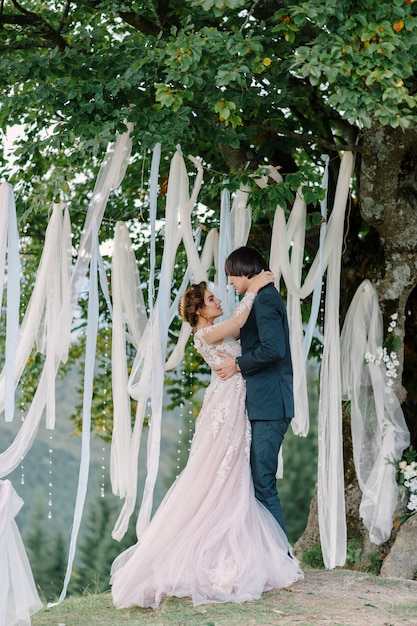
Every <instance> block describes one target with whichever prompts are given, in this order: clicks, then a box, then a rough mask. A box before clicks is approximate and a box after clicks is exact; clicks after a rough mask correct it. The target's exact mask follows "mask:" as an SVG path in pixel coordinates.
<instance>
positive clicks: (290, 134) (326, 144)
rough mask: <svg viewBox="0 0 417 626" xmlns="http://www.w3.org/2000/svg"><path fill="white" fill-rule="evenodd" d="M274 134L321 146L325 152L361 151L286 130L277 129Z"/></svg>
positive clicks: (351, 146)
mask: <svg viewBox="0 0 417 626" xmlns="http://www.w3.org/2000/svg"><path fill="white" fill-rule="evenodd" d="M274 132H275V133H276V134H277V135H284V136H285V137H291V138H292V139H299V140H300V141H303V142H306V143H309V144H311V143H317V144H318V145H319V146H323V148H326V149H327V150H331V151H332V152H340V150H347V151H349V152H360V153H362V152H363V150H362V148H360V147H359V146H358V145H357V144H355V145H350V146H345V145H340V146H338V145H336V144H334V143H332V142H331V141H327V139H323V138H322V137H316V136H314V135H306V134H305V133H294V132H293V131H291V130H287V129H286V128H277V129H274Z"/></svg>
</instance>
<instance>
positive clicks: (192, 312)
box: [178, 282, 207, 328]
mask: <svg viewBox="0 0 417 626" xmlns="http://www.w3.org/2000/svg"><path fill="white" fill-rule="evenodd" d="M206 289H207V283H205V282H201V283H198V285H191V287H189V288H188V289H187V291H185V292H184V293H183V294H182V296H181V298H180V301H179V303H178V312H179V314H180V316H181V318H182V319H183V320H184V322H189V324H191V326H192V327H193V328H195V327H196V326H197V322H198V315H197V311H198V310H200V309H202V308H203V306H204V304H205V303H204V293H205V291H206Z"/></svg>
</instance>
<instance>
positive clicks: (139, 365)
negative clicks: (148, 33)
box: [112, 151, 204, 539]
mask: <svg viewBox="0 0 417 626" xmlns="http://www.w3.org/2000/svg"><path fill="white" fill-rule="evenodd" d="M191 158H192V157H191ZM194 163H195V165H196V167H197V176H196V180H195V183H194V188H193V192H192V194H191V197H189V195H188V174H187V170H186V168H185V163H184V160H183V157H182V155H181V153H180V152H179V151H177V152H176V153H175V155H174V157H173V159H172V161H171V167H170V173H169V182H168V191H167V201H166V210H165V228H164V241H165V246H164V251H163V257H162V265H161V273H160V279H159V289H158V297H157V302H156V305H155V307H154V309H153V318H152V319H150V320H149V323H148V325H147V327H146V329H145V332H144V334H143V336H142V339H141V342H140V345H139V349H138V351H137V355H136V358H135V360H134V363H133V366H132V371H131V375H130V378H129V382H128V391H129V394H130V396H131V397H132V398H134V399H135V400H136V401H137V411H136V419H135V425H134V428H133V432H132V434H131V440H130V449H129V450H127V454H126V455H125V457H124V463H122V464H119V470H120V472H122V473H123V474H124V476H125V477H126V483H125V484H126V485H127V491H126V492H120V493H119V495H120V496H121V497H124V498H125V503H124V506H123V508H122V511H121V513H120V515H119V518H118V520H117V522H116V525H115V527H114V529H113V533H112V536H113V537H114V538H115V539H120V538H121V537H123V535H124V534H125V532H126V530H127V525H128V521H129V517H130V515H131V513H132V512H133V507H134V501H135V498H136V489H137V484H136V474H132V471H131V469H132V467H133V465H135V466H137V455H138V453H139V441H140V437H141V433H142V427H143V421H144V417H145V411H146V407H147V401H148V399H149V398H150V403H151V419H150V425H149V432H148V441H147V475H146V482H145V488H144V492H143V496H142V504H141V508H140V512H139V517H138V520H137V533H138V536H139V535H140V533H141V532H142V529H144V528H146V526H147V525H148V523H149V519H150V516H151V511H152V503H153V492H154V486H155V482H156V476H157V471H158V467H159V450H160V438H161V419H162V396H163V378H164V369H165V359H166V349H167V348H166V346H167V337H168V328H169V323H170V311H171V282H172V274H173V268H174V262H175V255H176V252H177V248H178V246H179V244H180V242H181V239H182V238H184V243H185V245H186V248H187V254H188V255H189V257H190V259H189V262H190V273H191V274H192V276H193V277H194V279H195V280H197V279H199V277H200V276H202V278H200V280H203V278H204V273H203V271H202V269H201V267H200V264H199V262H198V255H197V256H196V252H195V246H194V241H193V238H192V234H191V226H190V215H191V211H192V208H193V207H194V205H195V202H196V200H197V196H198V192H199V190H200V186H201V183H202V177H203V169H202V166H201V162H200V161H197V160H196V159H194ZM188 228H189V229H190V230H189V231H188ZM190 235H191V236H190ZM125 431H126V432H127V429H125ZM118 480H119V481H120V480H122V479H121V478H120V477H119V479H118ZM119 484H121V483H119ZM113 491H115V492H116V493H117V492H118V491H117V484H116V489H115V487H114V486H113Z"/></svg>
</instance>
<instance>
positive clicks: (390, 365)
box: [364, 313, 400, 393]
mask: <svg viewBox="0 0 417 626" xmlns="http://www.w3.org/2000/svg"><path fill="white" fill-rule="evenodd" d="M397 319H398V313H393V314H392V315H391V321H390V323H389V326H388V332H389V333H392V332H393V330H394V328H395V327H396V325H397ZM364 359H365V363H368V364H369V363H373V364H374V365H381V363H384V365H385V371H386V377H387V382H386V387H385V393H391V392H392V386H393V385H394V380H395V379H396V378H397V376H398V371H397V367H398V366H399V364H400V362H399V360H398V355H397V353H396V352H395V350H388V349H387V348H386V347H385V346H384V347H379V348H377V350H376V354H372V353H371V352H366V353H365V355H364Z"/></svg>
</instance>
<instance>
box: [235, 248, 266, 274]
mask: <svg viewBox="0 0 417 626" xmlns="http://www.w3.org/2000/svg"><path fill="white" fill-rule="evenodd" d="M268 269H269V268H268V265H267V263H266V261H265V259H264V258H263V256H262V254H261V253H260V252H258V250H255V248H249V247H248V246H242V247H241V248H237V250H234V251H233V252H232V253H231V254H229V256H228V257H227V259H226V263H225V270H226V274H227V275H228V276H247V277H248V278H252V277H253V276H255V275H256V274H260V273H261V272H262V270H268Z"/></svg>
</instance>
